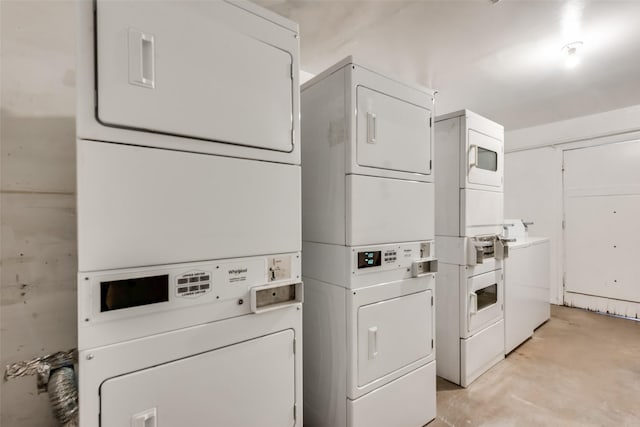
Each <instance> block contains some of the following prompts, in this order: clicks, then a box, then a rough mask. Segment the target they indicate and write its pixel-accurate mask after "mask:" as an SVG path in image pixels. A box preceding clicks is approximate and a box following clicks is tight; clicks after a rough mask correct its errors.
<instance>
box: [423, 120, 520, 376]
mask: <svg viewBox="0 0 640 427" xmlns="http://www.w3.org/2000/svg"><path fill="white" fill-rule="evenodd" d="M435 136H436V160H437V162H436V163H437V168H436V245H437V247H438V259H439V262H440V265H439V273H438V278H437V292H436V295H437V302H436V306H437V308H438V309H437V342H438V347H437V356H436V359H437V362H438V364H437V366H438V376H440V377H442V378H445V379H447V380H449V381H451V382H453V383H456V384H459V385H461V386H463V387H466V386H468V385H469V384H470V383H471V382H472V381H474V380H475V379H476V378H478V377H479V376H480V375H481V374H482V373H484V372H485V371H487V370H488V369H489V368H491V367H492V366H493V365H495V364H496V363H498V362H499V361H500V360H501V359H503V358H504V304H503V298H504V277H503V259H504V257H506V256H507V252H508V247H507V246H506V245H505V242H504V239H503V236H502V230H503V222H504V213H503V209H504V201H503V177H504V149H503V145H504V129H503V127H502V126H500V125H499V124H497V123H494V122H492V121H490V120H488V119H486V118H484V117H481V116H479V115H477V114H475V113H473V112H471V111H468V110H463V111H460V112H456V113H452V114H447V115H445V116H439V117H438V118H437V119H436V126H435Z"/></svg>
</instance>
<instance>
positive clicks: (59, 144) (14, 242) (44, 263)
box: [0, 0, 77, 427]
mask: <svg viewBox="0 0 640 427" xmlns="http://www.w3.org/2000/svg"><path fill="white" fill-rule="evenodd" d="M0 19H1V25H0V44H1V46H0V49H1V55H2V63H1V67H2V68H1V76H0V83H1V88H0V90H1V92H0V101H1V105H0V107H1V109H0V118H1V122H0V145H1V164H0V177H1V194H0V213H1V217H2V228H1V235H0V244H1V257H2V263H1V266H0V269H1V270H0V359H1V364H2V368H3V369H4V366H5V365H6V364H8V363H11V362H15V361H20V360H25V359H30V358H32V357H35V356H39V355H43V354H46V353H50V352H55V351H58V350H67V349H70V348H73V347H75V346H76V335H77V334H76V290H75V287H76V285H75V275H76V215H75V210H76V209H75V191H76V184H75V169H76V167H75V142H74V139H75V119H74V116H75V88H74V86H75V5H74V3H73V2H71V1H20V0H2V1H0ZM0 400H1V406H0V425H2V426H3V427H14V426H16V427H17V426H20V427H31V426H34V427H35V426H38V427H48V426H55V425H57V424H56V422H55V420H54V419H53V416H52V415H51V410H50V408H49V403H48V395H47V394H46V393H45V394H41V395H38V394H37V392H36V382H35V378H34V377H26V378H22V379H17V380H11V381H8V382H5V381H2V382H1V384H0Z"/></svg>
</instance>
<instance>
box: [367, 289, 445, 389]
mask: <svg viewBox="0 0 640 427" xmlns="http://www.w3.org/2000/svg"><path fill="white" fill-rule="evenodd" d="M432 295H433V293H432V292H431V291H430V290H429V291H425V292H420V293H417V294H413V295H407V296H403V297H400V298H394V299H391V300H387V301H381V302H377V303H374V304H371V305H367V306H363V307H360V308H359V309H358V386H360V387H362V386H364V385H366V384H368V383H370V382H372V381H374V380H376V379H378V378H379V377H382V376H384V375H386V374H389V373H391V372H393V371H395V370H397V369H399V368H402V367H403V366H406V365H408V364H410V363H412V362H415V361H417V360H419V359H422V358H424V357H426V356H428V355H429V354H430V353H431V352H432V350H433V349H432V347H431V344H432V341H431V340H432V339H433V327H432V311H433V307H432V306H431V296H432Z"/></svg>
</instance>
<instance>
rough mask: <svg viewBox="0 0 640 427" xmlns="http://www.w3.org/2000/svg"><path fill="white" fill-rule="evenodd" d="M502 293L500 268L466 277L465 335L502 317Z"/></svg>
mask: <svg viewBox="0 0 640 427" xmlns="http://www.w3.org/2000/svg"><path fill="white" fill-rule="evenodd" d="M503 295H504V289H503V280H502V270H494V271H490V272H488V273H483V274H479V275H477V276H472V277H469V278H468V279H467V295H466V300H465V302H466V317H467V322H466V323H467V330H466V331H465V334H464V336H465V337H466V336H469V334H473V333H475V332H478V331H480V330H481V329H483V328H485V327H487V326H489V325H490V324H492V323H494V322H495V321H497V320H500V319H502V318H503V304H502V301H503Z"/></svg>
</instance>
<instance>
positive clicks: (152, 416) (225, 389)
mask: <svg viewBox="0 0 640 427" xmlns="http://www.w3.org/2000/svg"><path fill="white" fill-rule="evenodd" d="M293 342H294V332H293V331H292V330H285V331H281V332H277V333H274V334H271V335H267V336H264V337H260V338H256V339H253V340H249V341H245V342H242V343H239V344H234V345H231V346H228V347H223V348H221V349H217V350H213V351H210V352H207V353H203V354H199V355H196V356H192V357H188V358H185V359H181V360H177V361H174V362H170V363H166V364H163V365H159V366H155V367H152V368H148V369H143V370H141V371H137V372H133V373H130V374H127V375H123V376H119V377H115V378H111V379H109V380H107V381H105V382H104V383H103V384H102V386H101V388H100V402H101V415H100V419H101V424H100V425H101V427H124V426H126V427H129V426H131V427H179V426H185V427H186V426H188V427H205V426H207V427H209V426H212V425H216V426H224V427H251V426H260V427H284V426H293V425H294V423H295V416H294V405H295V384H294V370H295V358H294V353H293ZM158 351H162V349H158Z"/></svg>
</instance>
